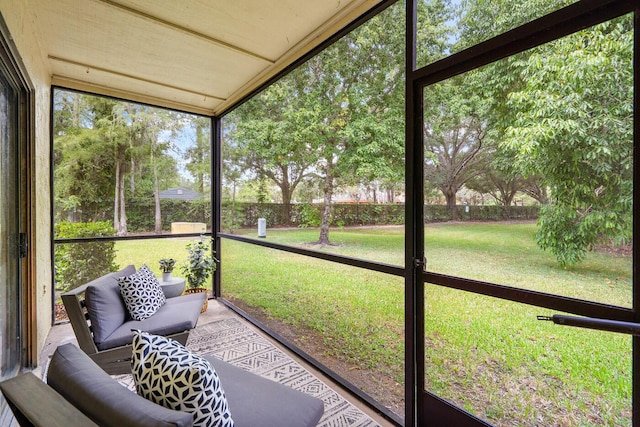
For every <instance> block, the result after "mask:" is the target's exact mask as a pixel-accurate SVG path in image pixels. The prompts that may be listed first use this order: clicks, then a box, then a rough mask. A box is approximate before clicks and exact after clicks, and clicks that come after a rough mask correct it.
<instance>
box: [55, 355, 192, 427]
mask: <svg viewBox="0 0 640 427" xmlns="http://www.w3.org/2000/svg"><path fill="white" fill-rule="evenodd" d="M47 383H48V384H49V385H50V386H51V387H52V388H53V389H55V390H56V391H57V392H58V393H60V394H61V395H62V397H64V398H65V399H66V400H67V401H69V403H71V404H72V405H73V406H75V407H76V408H78V409H79V410H80V411H81V412H83V413H84V414H85V415H86V416H88V417H89V418H91V419H92V420H93V421H94V422H96V423H97V424H99V425H101V426H102V427H111V426H113V427H124V426H128V427H138V426H140V427H143V426H144V427H147V426H149V427H161V426H166V427H171V426H192V416H191V414H187V413H185V412H178V411H173V410H171V409H167V408H163V407H162V406H160V405H156V404H155V403H152V402H150V401H148V400H146V399H144V398H142V397H140V396H138V395H136V394H135V393H133V392H131V391H130V390H127V389H126V388H125V387H123V386H122V385H121V384H119V383H118V382H117V381H115V380H114V379H113V378H111V377H110V376H109V375H107V373H105V372H104V371H103V370H102V369H101V368H100V367H99V366H98V365H97V364H96V363H95V362H94V361H93V360H91V359H90V358H89V356H87V355H86V354H85V353H84V352H82V351H81V350H80V349H79V348H78V347H76V346H74V345H72V344H65V345H62V346H59V347H58V348H57V349H56V351H55V353H54V354H53V357H52V358H51V363H50V364H49V369H48V371H47Z"/></svg>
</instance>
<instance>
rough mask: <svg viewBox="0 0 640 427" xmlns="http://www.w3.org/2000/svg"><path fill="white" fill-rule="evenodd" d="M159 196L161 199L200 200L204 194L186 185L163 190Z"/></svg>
mask: <svg viewBox="0 0 640 427" xmlns="http://www.w3.org/2000/svg"><path fill="white" fill-rule="evenodd" d="M158 194H159V197H160V198H161V199H176V200H198V199H202V194H200V193H198V192H197V191H194V190H190V189H188V188H184V187H176V188H170V189H168V190H164V191H161V192H160V193H158Z"/></svg>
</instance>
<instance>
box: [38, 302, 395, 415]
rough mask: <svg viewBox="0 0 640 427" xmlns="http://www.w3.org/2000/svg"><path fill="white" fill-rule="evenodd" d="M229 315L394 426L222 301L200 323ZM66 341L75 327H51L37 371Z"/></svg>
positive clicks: (71, 339)
mask: <svg viewBox="0 0 640 427" xmlns="http://www.w3.org/2000/svg"><path fill="white" fill-rule="evenodd" d="M229 317H236V318H238V319H240V320H241V321H242V322H244V323H245V324H246V325H247V326H248V327H250V328H252V329H253V330H255V331H256V332H257V333H258V334H260V335H262V336H263V337H264V338H265V339H267V340H269V341H270V342H271V343H272V344H273V345H275V346H276V347H278V348H279V349H280V350H282V351H283V352H284V353H286V354H287V355H288V356H289V357H291V358H292V359H294V360H295V361H296V362H298V363H299V364H300V365H302V366H303V367H305V368H306V369H307V370H308V371H309V372H311V373H313V374H314V375H315V376H316V377H318V378H319V379H321V380H322V381H323V382H324V383H326V384H327V385H329V386H330V387H331V388H333V389H334V390H335V391H337V392H338V393H339V394H340V395H341V396H342V397H343V398H344V399H345V400H347V401H348V402H350V403H351V404H352V405H354V406H355V407H357V408H358V409H360V410H361V411H362V412H364V413H365V414H367V415H368V416H369V417H371V418H372V419H373V420H374V421H375V422H377V423H378V424H380V425H381V426H383V427H387V426H394V424H392V423H390V422H389V421H387V420H386V419H385V418H383V417H382V416H380V415H379V414H378V413H377V412H375V411H374V410H372V409H371V408H369V406H367V405H365V404H364V403H362V402H361V401H360V400H359V399H358V398H356V397H354V396H353V395H351V393H349V391H348V390H346V389H344V388H343V387H342V386H341V385H340V384H338V383H336V382H334V381H333V380H331V379H330V378H329V377H327V376H326V375H324V374H323V373H322V372H320V371H318V370H317V369H315V368H314V367H313V366H311V365H309V364H308V363H307V362H305V361H304V360H302V359H300V358H298V357H297V356H296V355H295V354H294V353H292V352H291V351H289V350H288V349H287V348H286V347H283V346H282V345H281V344H280V343H278V342H277V341H275V340H273V339H272V338H271V337H269V336H268V335H265V334H264V333H263V332H262V331H261V330H259V329H257V328H256V327H255V326H253V325H252V324H251V323H249V322H247V321H246V320H244V319H243V318H241V317H240V316H238V315H237V314H236V313H235V312H233V311H232V310H230V309H229V308H227V307H226V306H225V305H223V304H222V303H220V302H218V301H216V300H209V304H208V308H207V311H205V312H204V313H202V314H200V318H199V320H198V325H204V324H207V323H210V322H214V321H217V320H222V319H226V318H229ZM66 343H73V344H75V345H77V341H76V339H75V335H74V334H73V329H72V328H71V324H70V323H64V324H60V325H55V326H53V327H52V328H51V330H50V331H49V334H48V335H47V339H46V341H45V344H44V346H43V348H42V352H41V353H40V357H39V362H38V368H37V369H36V371H41V369H42V367H44V366H47V362H48V359H49V357H50V356H51V355H52V354H53V352H54V351H55V349H56V347H58V346H59V345H62V344H66Z"/></svg>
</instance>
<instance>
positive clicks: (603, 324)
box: [538, 314, 640, 337]
mask: <svg viewBox="0 0 640 427" xmlns="http://www.w3.org/2000/svg"><path fill="white" fill-rule="evenodd" d="M538 320H546V321H550V322H553V323H555V324H556V325H564V326H575V327H578V328H587V329H597V330H600V331H608V332H618V333H621V334H629V335H634V336H637V337H638V336H640V323H633V322H621V321H618V320H608V319H597V318H593V317H576V316H566V315H564V314H554V315H553V316H538Z"/></svg>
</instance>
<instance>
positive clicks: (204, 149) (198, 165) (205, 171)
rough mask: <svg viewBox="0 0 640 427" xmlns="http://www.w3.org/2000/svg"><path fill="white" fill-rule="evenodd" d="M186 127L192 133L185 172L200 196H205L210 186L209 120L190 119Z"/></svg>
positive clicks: (186, 155)
mask: <svg viewBox="0 0 640 427" xmlns="http://www.w3.org/2000/svg"><path fill="white" fill-rule="evenodd" d="M186 127H187V128H189V129H191V131H192V132H193V137H192V138H193V139H192V140H193V144H192V145H191V147H189V148H188V149H187V150H186V153H185V158H186V160H187V161H188V163H187V166H186V168H187V170H188V171H189V172H190V173H191V175H193V177H194V178H195V181H196V183H195V184H196V188H197V189H198V191H199V192H200V193H201V194H207V185H206V184H208V185H211V120H210V119H208V118H206V117H196V118H192V119H191V120H189V121H188V123H187V124H186Z"/></svg>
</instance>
